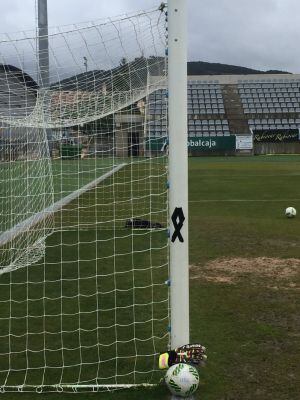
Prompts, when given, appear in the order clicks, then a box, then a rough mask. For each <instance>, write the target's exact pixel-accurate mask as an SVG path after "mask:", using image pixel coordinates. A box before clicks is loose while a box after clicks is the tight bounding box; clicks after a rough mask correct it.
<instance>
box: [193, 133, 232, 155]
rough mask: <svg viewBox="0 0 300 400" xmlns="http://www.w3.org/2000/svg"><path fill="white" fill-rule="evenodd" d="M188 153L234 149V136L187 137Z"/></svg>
mask: <svg viewBox="0 0 300 400" xmlns="http://www.w3.org/2000/svg"><path fill="white" fill-rule="evenodd" d="M188 150H189V153H193V152H197V153H198V152H202V153H214V152H232V151H235V136H233V135H232V136H206V137H193V138H189V139H188Z"/></svg>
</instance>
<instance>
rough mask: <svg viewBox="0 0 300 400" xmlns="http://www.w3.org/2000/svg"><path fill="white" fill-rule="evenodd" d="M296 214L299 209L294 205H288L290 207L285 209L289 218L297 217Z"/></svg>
mask: <svg viewBox="0 0 300 400" xmlns="http://www.w3.org/2000/svg"><path fill="white" fill-rule="evenodd" d="M296 214H297V211H296V209H295V208H294V207H288V208H287V209H286V210H285V215H286V216H287V217H288V218H293V217H296Z"/></svg>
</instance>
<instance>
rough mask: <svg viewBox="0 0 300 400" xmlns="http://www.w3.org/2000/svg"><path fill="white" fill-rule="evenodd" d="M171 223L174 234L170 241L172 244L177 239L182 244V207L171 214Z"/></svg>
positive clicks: (183, 218)
mask: <svg viewBox="0 0 300 400" xmlns="http://www.w3.org/2000/svg"><path fill="white" fill-rule="evenodd" d="M171 219H172V222H173V226H174V229H175V231H174V233H173V235H172V238H171V241H172V242H173V243H174V242H175V240H176V239H177V238H178V239H179V241H180V242H181V243H183V242H184V240H183V237H182V235H181V232H180V231H181V228H182V226H183V223H184V220H185V216H184V214H183V211H182V207H176V208H175V210H174V211H173V214H172V217H171Z"/></svg>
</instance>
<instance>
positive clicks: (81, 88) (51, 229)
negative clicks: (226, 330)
mask: <svg viewBox="0 0 300 400" xmlns="http://www.w3.org/2000/svg"><path fill="white" fill-rule="evenodd" d="M48 39H49V59H50V63H49V71H41V68H40V69H39V68H38V64H39V62H38V60H39V57H40V66H41V54H39V53H38V51H37V50H36V48H37V43H38V38H37V37H36V36H35V34H31V33H26V34H25V33H22V34H16V35H14V36H13V37H9V36H7V35H5V36H3V37H1V38H0V215H1V216H0V389H1V390H2V391H6V390H15V389H18V390H31V389H32V390H37V391H43V390H44V389H46V388H48V387H49V388H52V389H53V388H54V389H53V390H65V388H68V387H72V388H75V390H77V389H78V390H80V388H86V387H93V390H98V388H99V387H102V386H105V385H117V386H118V385H124V384H133V385H136V384H139V383H145V382H148V383H149V382H152V383H156V382H158V379H159V373H158V371H157V354H158V352H159V351H161V350H163V349H165V348H166V346H167V343H168V333H167V327H168V290H167V287H166V285H165V281H166V280H167V279H168V238H167V208H168V207H167V184H166V182H167V169H166V155H165V153H164V152H162V151H161V148H162V146H163V143H164V142H165V139H166V138H165V137H164V136H165V131H164V132H163V133H162V134H161V135H159V137H157V135H153V131H152V130H151V129H152V128H151V127H152V126H153V124H156V123H160V124H163V125H164V126H166V104H167V101H166V97H165V92H164V91H163V88H165V85H166V60H165V40H166V32H165V15H164V12H162V11H159V10H151V11H148V12H141V13H139V14H136V15H130V16H123V17H119V18H116V19H109V20H103V21H95V22H92V23H87V24H83V25H80V26H76V25H73V26H71V27H63V28H60V29H58V28H56V29H52V30H50V33H49V36H48ZM43 65H44V64H43ZM45 72H46V74H45ZM47 75H49V82H43V81H42V79H43V77H44V76H47ZM152 93H158V94H159V95H157V97H155V96H154V97H153V94H152ZM156 106H157V107H158V109H159V112H158V113H156V111H155V107H156ZM76 388H77V389H76Z"/></svg>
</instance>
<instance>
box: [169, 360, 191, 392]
mask: <svg viewBox="0 0 300 400" xmlns="http://www.w3.org/2000/svg"><path fill="white" fill-rule="evenodd" d="M165 381H166V384H167V386H168V388H169V390H170V392H171V393H173V394H175V395H176V396H180V397H189V396H191V395H192V394H193V393H195V391H196V390H197V389H198V386H199V374H198V371H197V370H196V368H195V367H193V366H192V365H188V364H175V365H172V367H170V368H169V369H168V371H167V373H166V376H165Z"/></svg>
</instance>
